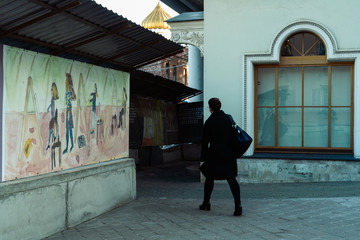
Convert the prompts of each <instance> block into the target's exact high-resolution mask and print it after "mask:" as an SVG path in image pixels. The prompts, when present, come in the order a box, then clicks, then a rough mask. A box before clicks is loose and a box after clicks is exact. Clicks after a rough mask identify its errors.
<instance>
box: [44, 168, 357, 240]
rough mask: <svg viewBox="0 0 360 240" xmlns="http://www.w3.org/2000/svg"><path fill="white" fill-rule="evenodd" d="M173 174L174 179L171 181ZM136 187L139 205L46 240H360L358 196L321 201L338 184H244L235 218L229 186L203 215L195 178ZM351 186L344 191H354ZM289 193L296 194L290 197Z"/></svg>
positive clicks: (144, 180) (156, 179)
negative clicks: (302, 194)
mask: <svg viewBox="0 0 360 240" xmlns="http://www.w3.org/2000/svg"><path fill="white" fill-rule="evenodd" d="M167 170H169V169H167ZM170 170H171V169H170ZM169 172H172V174H175V175H174V176H172V178H171V176H170V175H171V174H170V173H169ZM137 181H138V198H137V199H136V200H134V201H132V202H130V203H128V204H126V205H123V206H120V207H118V208H116V209H114V210H112V211H110V212H108V213H106V214H103V215H101V216H99V217H97V218H95V219H92V220H90V221H88V222H86V223H83V224H80V225H78V226H76V227H75V228H73V229H69V230H66V231H63V232H61V233H58V234H55V235H53V236H51V237H49V238H47V239H48V240H57V239H86V240H89V239H104V240H105V239H108V240H110V239H146V240H147V239H160V240H161V239H174V240H176V239H206V240H210V239H246V240H248V239H261V240H262V239H265V240H279V239H286V240H292V239H294V240H299V239H300V240H301V239H304V240H311V239H313V240H315V239H324V240H332V239H334V240H335V239H336V240H337V239H349V240H358V239H360V196H358V194H357V190H354V191H351V190H349V191H347V193H344V192H341V191H340V193H339V192H338V193H334V192H333V193H332V194H333V195H345V196H340V197H339V196H338V197H333V196H330V197H329V196H327V197H321V196H320V197H319V195H322V194H319V191H318V189H325V188H328V190H326V191H324V192H332V191H331V190H336V189H338V188H339V189H340V187H338V186H337V185H336V184H335V185H331V184H330V185H329V184H317V185H312V184H308V185H305V186H298V185H296V184H294V185H293V186H294V187H293V188H291V186H290V185H286V186H283V185H281V184H278V185H268V186H269V188H266V185H265V186H260V185H257V186H253V185H244V184H241V193H242V204H243V209H244V213H243V216H241V217H234V216H233V215H232V213H233V200H232V196H231V193H230V189H229V187H228V185H227V184H222V183H216V184H215V188H214V194H213V197H212V206H211V211H200V210H199V209H198V205H199V204H200V203H201V201H202V187H203V185H202V184H201V183H199V182H198V181H197V180H196V179H194V178H189V177H186V176H184V175H181V174H180V173H178V175H176V171H166V173H164V172H161V171H160V172H156V171H155V172H154V171H153V170H151V171H144V172H140V171H139V173H138V180H137ZM352 184H353V183H349V185H351V186H350V187H349V186H347V184H346V183H341V184H340V185H343V186H345V187H344V188H348V189H351V188H353V187H354V186H353V185H352ZM306 186H308V187H307V188H309V189H305V188H306ZM346 186H347V187H346ZM301 188H303V190H302V191H299V189H301ZM266 189H271V192H273V193H276V192H278V194H277V197H276V196H275V197H274V196H271V197H269V196H268V195H267V194H264V193H261V192H258V193H254V192H253V193H252V194H247V193H246V192H247V191H266ZM284 189H290V190H286V191H285V193H287V195H286V194H285V193H284V192H283V191H284ZM294 189H295V190H294ZM311 189H314V191H315V192H314V193H313V194H312V197H302V196H301V193H306V194H305V196H308V195H311V194H308V193H307V192H309V193H310V192H311ZM291 190H293V191H296V192H297V194H294V193H289V192H292V191H291ZM316 191H317V192H316ZM244 193H245V194H244ZM264 195H265V196H264ZM348 195H350V196H348ZM353 195H354V196H353ZM289 196H290V197H289Z"/></svg>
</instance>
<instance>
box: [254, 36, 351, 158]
mask: <svg viewBox="0 0 360 240" xmlns="http://www.w3.org/2000/svg"><path fill="white" fill-rule="evenodd" d="M353 69H354V63H353V62H338V63H336V62H331V63H329V62H327V58H326V48H325V45H324V43H323V42H322V40H321V39H320V38H319V37H318V36H316V35H315V34H312V33H309V32H301V33H297V34H295V35H292V36H291V37H289V38H288V39H286V40H285V41H284V43H283V45H282V48H281V52H280V63H279V64H277V65H257V66H255V83H257V84H255V151H269V150H270V151H293V152H299V151H300V152H329V151H330V152H333V151H337V152H352V150H353V105H354V104H353V99H354V98H353V72H354V70H353Z"/></svg>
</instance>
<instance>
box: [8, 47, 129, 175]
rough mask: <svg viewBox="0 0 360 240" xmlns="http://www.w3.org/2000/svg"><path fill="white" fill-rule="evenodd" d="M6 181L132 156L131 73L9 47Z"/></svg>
mask: <svg viewBox="0 0 360 240" xmlns="http://www.w3.org/2000/svg"><path fill="white" fill-rule="evenodd" d="M3 68H4V104H3V105H4V113H5V118H4V119H5V122H4V124H3V133H4V142H3V153H4V154H3V156H4V159H3V167H4V179H5V180H11V179H15V178H21V177H27V176H33V175H36V174H42V173H47V172H51V171H57V170H61V169H68V168H73V167H77V166H81V165H85V164H91V163H95V162H100V161H106V160H110V159H114V158H121V157H127V156H128V145H129V130H128V129H129V128H128V126H129V123H128V121H129V117H128V115H129V114H128V112H129V103H128V100H129V98H130V96H129V73H126V72H121V71H116V70H112V69H106V68H102V67H98V66H94V65H90V64H85V63H81V62H77V61H72V60H68V59H63V58H59V57H54V56H49V55H44V54H40V53H34V52H31V51H26V50H23V49H18V48H14V47H9V46H4V48H3Z"/></svg>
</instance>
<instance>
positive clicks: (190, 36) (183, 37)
mask: <svg viewBox="0 0 360 240" xmlns="http://www.w3.org/2000/svg"><path fill="white" fill-rule="evenodd" d="M169 25H170V27H171V29H170V30H171V40H172V41H174V42H176V43H179V44H190V45H193V46H195V47H197V48H198V49H200V53H201V56H202V57H203V56H204V21H203V20H201V21H184V22H169Z"/></svg>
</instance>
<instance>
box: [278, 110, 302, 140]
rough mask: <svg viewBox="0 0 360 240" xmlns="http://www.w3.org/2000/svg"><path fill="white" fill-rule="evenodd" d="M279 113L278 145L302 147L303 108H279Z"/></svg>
mask: <svg viewBox="0 0 360 240" xmlns="http://www.w3.org/2000/svg"><path fill="white" fill-rule="evenodd" d="M278 115H279V116H278V145H279V146H280V147H301V139H302V136H301V134H302V118H301V116H302V111H301V108H279V109H278Z"/></svg>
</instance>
